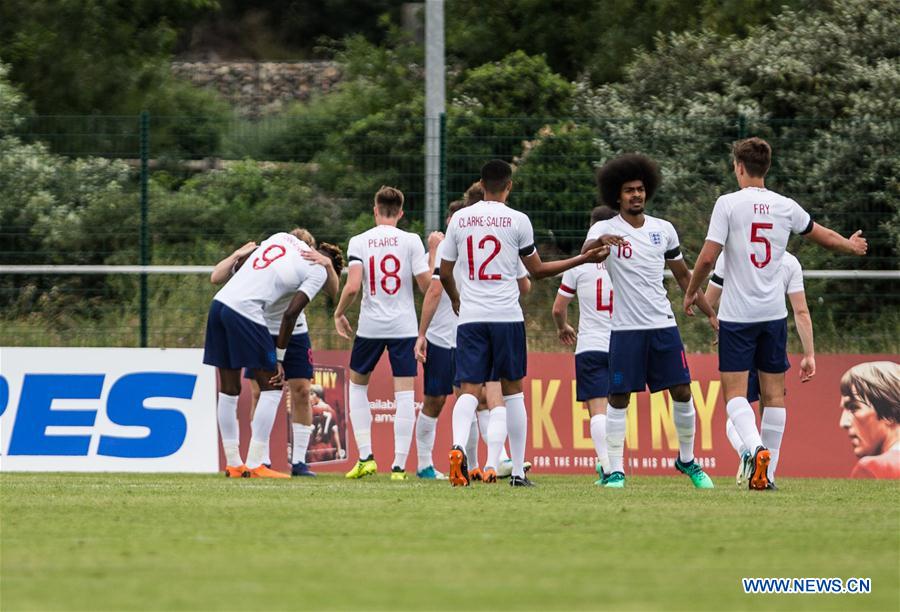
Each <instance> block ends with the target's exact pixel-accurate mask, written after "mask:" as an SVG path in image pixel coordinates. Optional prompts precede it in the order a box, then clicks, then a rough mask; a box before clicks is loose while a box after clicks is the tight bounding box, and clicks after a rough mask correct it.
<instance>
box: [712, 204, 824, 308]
mask: <svg viewBox="0 0 900 612" xmlns="http://www.w3.org/2000/svg"><path fill="white" fill-rule="evenodd" d="M812 226H813V222H812V219H811V218H810V216H809V213H807V212H806V211H805V210H803V208H801V207H800V205H799V204H797V202H795V201H794V200H792V199H790V198H787V197H785V196H783V195H780V194H778V193H775V192H774V191H769V190H768V189H765V188H763V187H745V188H744V189H741V190H740V191H736V192H734V193H729V194H726V195H723V196H721V197H720V198H719V199H718V200H716V205H715V207H714V208H713V212H712V217H710V221H709V231H708V232H707V235H706V239H707V240H710V241H712V242H716V243H718V244H721V245H722V247H723V248H722V253H723V254H724V255H725V269H724V274H723V275H721V276H723V277H724V278H726V279H727V280H728V282H727V283H725V284H724V285H723V286H722V304H721V306H720V308H719V319H721V320H722V321H728V322H732V323H757V322H761V321H777V320H779V319H784V318H785V317H787V308H786V307H785V303H784V284H783V275H782V269H781V268H782V266H781V263H782V258H783V257H784V253H785V248H786V247H787V243H788V239H789V238H790V235H791V233H795V234H804V233H807V232H809V231H811V230H812Z"/></svg>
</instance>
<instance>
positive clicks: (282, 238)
mask: <svg viewBox="0 0 900 612" xmlns="http://www.w3.org/2000/svg"><path fill="white" fill-rule="evenodd" d="M309 250H310V247H309V245H308V244H306V243H305V242H303V241H302V240H299V239H297V238H295V237H294V236H292V235H290V234H287V233H284V232H281V233H278V234H274V235H272V236H269V237H268V238H266V239H265V240H263V242H262V243H261V244H260V245H259V246H258V247H257V248H256V250H255V251H253V253H251V254H250V256H249V257H248V258H247V260H246V261H245V262H244V265H242V266H241V269H240V270H238V271H237V272H236V273H235V274H234V276H232V277H231V278H230V279H229V280H228V282H227V283H225V286H224V287H222V288H221V289H219V292H218V293H216V295H215V297H214V298H213V299H215V300H218V301H220V302H222V303H223V304H225V305H226V306H228V307H229V308H231V309H232V310H234V311H235V312H238V313H240V314H242V315H243V316H245V317H247V318H248V319H250V320H251V321H253V322H254V323H259V324H260V325H265V326H266V327H267V328H268V329H269V332H270V333H272V334H278V332H279V330H280V328H281V318H282V316H283V315H284V311H285V310H286V309H287V307H288V304H290V302H291V300H292V299H293V298H294V295H295V294H296V293H297V292H298V291H302V292H303V293H305V294H306V296H307V297H308V298H309V301H310V302H311V301H312V300H313V298H314V297H316V294H317V293H318V292H319V290H320V289H321V288H322V285H324V284H325V281H326V279H327V278H328V273H327V272H326V271H325V268H323V267H322V266H320V265H318V264H314V263H312V262H309V261H307V260H305V259H303V257H302V256H301V253H302V252H303V251H309ZM301 318H302V320H303V331H306V317H305V316H304V315H303V313H301V314H300V317H298V319H297V321H298V324H297V326H295V327H294V331H293V333H295V334H296V333H302V332H299V331H298V327H299V325H300V320H301Z"/></svg>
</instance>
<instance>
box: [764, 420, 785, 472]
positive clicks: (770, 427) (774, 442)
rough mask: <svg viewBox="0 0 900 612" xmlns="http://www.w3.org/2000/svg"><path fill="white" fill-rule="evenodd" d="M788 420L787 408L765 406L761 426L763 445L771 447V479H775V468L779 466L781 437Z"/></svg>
mask: <svg viewBox="0 0 900 612" xmlns="http://www.w3.org/2000/svg"><path fill="white" fill-rule="evenodd" d="M786 421H787V410H785V409H784V408H765V409H764V410H763V415H762V424H761V426H760V437H761V438H762V443H763V446H765V447H766V448H768V449H769V455H770V456H771V460H770V461H769V471H768V477H769V480H775V468H777V467H778V456H779V455H780V454H781V437H782V436H783V435H784V424H785V422H786Z"/></svg>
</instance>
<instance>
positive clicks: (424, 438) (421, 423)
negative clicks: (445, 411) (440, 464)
mask: <svg viewBox="0 0 900 612" xmlns="http://www.w3.org/2000/svg"><path fill="white" fill-rule="evenodd" d="M436 431H437V419H436V418H435V417H430V416H428V415H427V414H425V413H424V412H420V413H419V419H418V420H417V421H416V456H417V457H418V461H419V470H424V469H425V468H427V467H428V466H429V465H434V459H433V458H432V452H433V451H434V434H435V432H436Z"/></svg>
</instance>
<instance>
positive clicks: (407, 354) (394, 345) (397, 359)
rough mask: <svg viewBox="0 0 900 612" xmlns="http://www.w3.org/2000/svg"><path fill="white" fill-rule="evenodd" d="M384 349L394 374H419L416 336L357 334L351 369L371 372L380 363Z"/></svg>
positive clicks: (351, 358) (357, 371)
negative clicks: (364, 336)
mask: <svg viewBox="0 0 900 612" xmlns="http://www.w3.org/2000/svg"><path fill="white" fill-rule="evenodd" d="M384 349H387V351H388V358H389V359H390V361H391V372H392V373H393V374H394V376H415V375H416V374H418V372H419V368H418V366H417V365H416V364H417V363H418V362H417V361H416V353H415V350H416V339H415V338H362V337H360V336H357V337H356V339H355V340H354V341H353V350H352V351H351V352H350V369H351V370H353V371H354V372H356V373H357V374H369V373H370V372H371V371H372V370H374V369H375V366H376V365H378V360H379V359H381V354H382V353H383V352H384Z"/></svg>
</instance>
